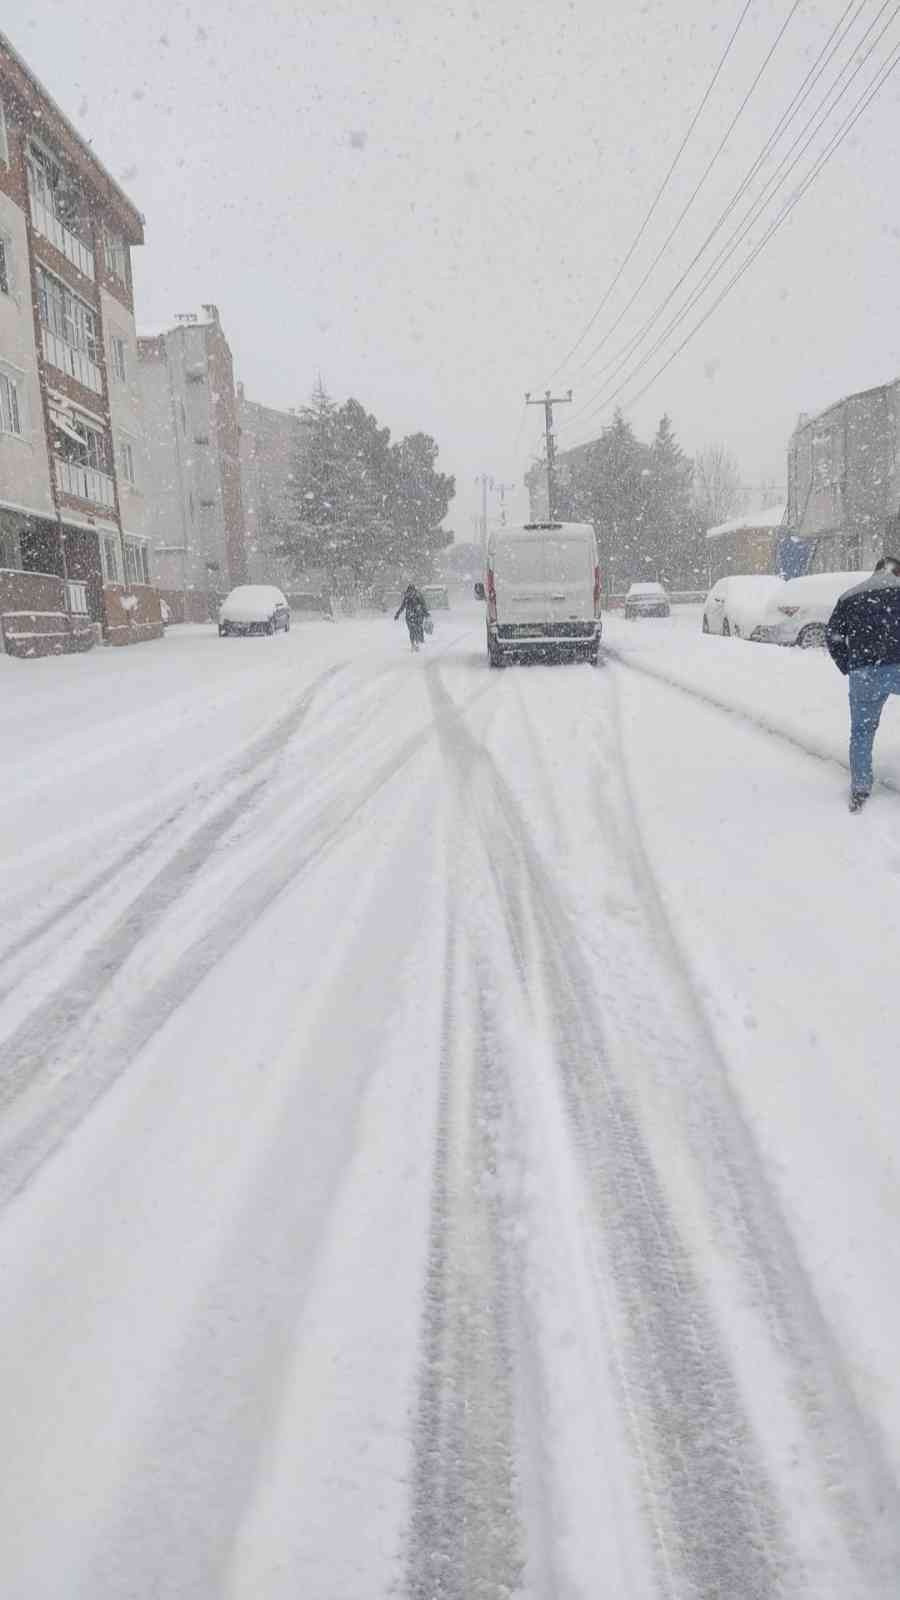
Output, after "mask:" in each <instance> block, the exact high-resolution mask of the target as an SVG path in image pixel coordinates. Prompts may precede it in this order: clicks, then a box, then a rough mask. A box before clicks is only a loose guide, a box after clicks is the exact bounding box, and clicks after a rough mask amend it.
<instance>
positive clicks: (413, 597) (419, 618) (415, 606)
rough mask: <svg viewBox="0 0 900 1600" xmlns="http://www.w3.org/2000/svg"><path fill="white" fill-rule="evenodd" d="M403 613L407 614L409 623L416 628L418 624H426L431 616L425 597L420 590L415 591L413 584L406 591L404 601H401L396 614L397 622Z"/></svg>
mask: <svg viewBox="0 0 900 1600" xmlns="http://www.w3.org/2000/svg"><path fill="white" fill-rule="evenodd" d="M401 611H405V612H406V620H407V622H411V623H412V624H413V626H414V627H415V626H416V624H417V623H421V622H424V620H425V618H426V617H427V616H428V614H429V613H428V607H427V605H426V604H425V596H424V595H422V594H420V593H419V591H418V589H414V588H413V586H412V584H410V586H409V588H408V589H407V590H406V593H405V594H404V596H403V599H402V600H401V601H400V604H399V606H398V608H397V610H396V611H395V612H394V621H395V622H396V621H397V618H398V617H399V615H400V613H401Z"/></svg>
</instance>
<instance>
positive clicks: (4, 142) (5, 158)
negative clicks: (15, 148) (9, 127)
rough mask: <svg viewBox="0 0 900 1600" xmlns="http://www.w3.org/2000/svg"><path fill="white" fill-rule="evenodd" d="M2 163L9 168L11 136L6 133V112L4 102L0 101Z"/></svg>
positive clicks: (0, 152)
mask: <svg viewBox="0 0 900 1600" xmlns="http://www.w3.org/2000/svg"><path fill="white" fill-rule="evenodd" d="M0 162H2V164H3V166H4V167H8V166H9V135H8V133H7V131H6V112H5V111H4V109H3V101H2V100H0Z"/></svg>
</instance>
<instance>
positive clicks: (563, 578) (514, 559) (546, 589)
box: [475, 522, 601, 667]
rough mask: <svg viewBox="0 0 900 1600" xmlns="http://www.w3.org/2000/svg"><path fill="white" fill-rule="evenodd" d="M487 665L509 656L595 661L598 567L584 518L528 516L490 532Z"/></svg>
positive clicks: (484, 589) (482, 591)
mask: <svg viewBox="0 0 900 1600" xmlns="http://www.w3.org/2000/svg"><path fill="white" fill-rule="evenodd" d="M475 593H476V595H477V596H478V598H479V600H485V601H486V602H487V651H488V660H489V661H490V664H491V666H492V667H501V666H503V664H504V662H505V661H507V660H508V659H510V658H511V657H514V656H524V655H539V656H541V657H543V658H544V659H551V658H554V659H555V658H557V657H563V656H564V657H566V658H568V659H569V660H572V659H577V660H582V661H590V662H591V663H592V664H593V665H594V666H596V664H597V653H598V650H599V647H600V632H601V622H600V568H599V565H598V561H597V541H596V539H595V538H594V530H593V528H592V527H591V525H590V523H589V522H526V523H525V524H524V526H521V527H516V528H497V529H496V530H495V532H494V533H492V534H491V536H490V538H489V540H488V546H487V553H486V561H485V575H484V583H476V585H475Z"/></svg>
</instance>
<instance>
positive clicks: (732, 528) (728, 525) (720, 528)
mask: <svg viewBox="0 0 900 1600" xmlns="http://www.w3.org/2000/svg"><path fill="white" fill-rule="evenodd" d="M786 510H787V506H785V505H781V506H769V509H768V510H767V511H747V512H745V513H744V515H743V516H741V517H732V518H731V520H730V521H729V522H719V523H717V525H716V527H714V528H709V529H707V534H706V537H707V539H721V538H722V536H723V535H724V534H726V533H742V532H743V531H744V529H745V528H780V527H781V524H782V522H783V521H784V514H785V512H786Z"/></svg>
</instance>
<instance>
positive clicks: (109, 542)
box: [100, 533, 122, 583]
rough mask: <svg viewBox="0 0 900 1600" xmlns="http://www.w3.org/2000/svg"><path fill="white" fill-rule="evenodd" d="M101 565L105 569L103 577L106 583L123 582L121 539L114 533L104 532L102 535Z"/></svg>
mask: <svg viewBox="0 0 900 1600" xmlns="http://www.w3.org/2000/svg"><path fill="white" fill-rule="evenodd" d="M100 565H101V567H102V569H103V578H104V581H105V582H106V583H121V582H122V572H121V567H120V564H119V541H118V539H117V538H116V536H115V534H113V533H104V534H101V536H100Z"/></svg>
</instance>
